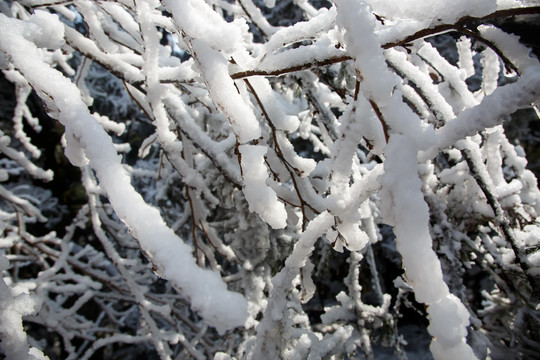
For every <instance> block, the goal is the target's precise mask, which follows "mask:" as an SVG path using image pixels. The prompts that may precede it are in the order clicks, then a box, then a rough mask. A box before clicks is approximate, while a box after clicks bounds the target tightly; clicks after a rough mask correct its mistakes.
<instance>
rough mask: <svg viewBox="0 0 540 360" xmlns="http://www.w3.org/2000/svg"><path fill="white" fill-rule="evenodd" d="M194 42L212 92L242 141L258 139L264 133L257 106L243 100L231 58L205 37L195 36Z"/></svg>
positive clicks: (202, 70) (194, 50)
mask: <svg viewBox="0 0 540 360" xmlns="http://www.w3.org/2000/svg"><path fill="white" fill-rule="evenodd" d="M191 44H192V46H193V52H194V53H195V56H196V57H197V60H198V61H199V66H200V68H201V72H202V73H203V74H204V77H205V79H204V80H205V82H206V83H207V85H208V90H209V91H210V95H211V96H212V99H213V100H214V102H215V103H216V105H217V107H218V108H219V109H220V110H221V111H222V113H223V114H225V116H227V117H228V119H229V122H230V124H231V127H232V128H233V131H234V133H235V134H236V136H237V137H238V141H239V142H240V143H242V144H243V143H245V142H248V141H250V140H253V139H256V138H258V137H259V136H260V135H261V129H260V127H259V123H258V122H257V119H256V118H255V114H254V113H253V109H251V108H250V107H249V105H248V104H246V102H245V101H244V100H243V98H242V96H241V95H240V94H239V93H238V90H237V88H236V86H235V84H234V81H233V80H232V79H231V77H230V76H229V70H228V67H227V60H226V59H225V58H224V57H223V55H221V54H220V53H219V52H218V51H216V50H214V49H212V48H211V47H209V46H208V45H207V44H205V43H204V42H202V41H201V40H198V39H194V40H192V42H191Z"/></svg>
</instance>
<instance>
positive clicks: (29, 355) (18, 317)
mask: <svg viewBox="0 0 540 360" xmlns="http://www.w3.org/2000/svg"><path fill="white" fill-rule="evenodd" d="M0 16H1V15H0ZM8 266H9V261H8V259H7V258H6V257H4V256H3V255H2V254H0V275H2V276H0V322H1V323H2V326H1V327H0V336H1V340H2V341H1V342H0V348H1V349H2V351H3V352H4V354H5V355H6V357H7V359H13V360H27V359H28V360H32V359H48V357H45V356H44V355H43V354H42V353H41V352H40V351H39V350H37V349H34V348H32V349H31V348H30V347H29V346H28V341H27V338H26V332H25V331H24V328H23V324H22V316H25V315H32V314H35V313H36V312H37V310H38V309H39V308H40V307H41V301H40V299H39V298H38V297H37V296H31V295H27V294H19V295H17V296H13V294H12V289H11V288H10V287H9V286H8V285H7V284H6V283H5V281H4V279H3V272H4V271H5V270H7V268H8Z"/></svg>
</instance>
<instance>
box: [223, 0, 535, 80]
mask: <svg viewBox="0 0 540 360" xmlns="http://www.w3.org/2000/svg"><path fill="white" fill-rule="evenodd" d="M532 14H540V6H530V7H523V8H513V9H506V10H498V11H495V12H493V13H491V14H488V15H486V16H483V17H473V16H464V17H462V18H460V19H458V21H457V22H456V23H454V24H440V25H435V26H433V27H431V28H428V29H422V30H419V31H417V32H415V33H414V34H411V35H408V36H406V37H405V38H403V39H401V40H396V41H393V42H388V43H385V44H382V48H383V49H390V48H393V47H397V46H404V45H406V44H408V43H411V42H413V41H414V40H418V39H422V38H425V37H428V36H433V35H437V34H440V33H443V32H447V31H451V30H454V31H458V32H461V30H462V29H464V28H465V26H466V25H468V24H472V23H475V22H479V23H482V22H486V20H492V19H497V18H505V17H509V16H516V15H532ZM490 47H491V46H490ZM352 59H353V57H352V56H350V55H347V54H345V53H344V54H343V55H339V56H332V57H328V58H326V59H322V60H314V61H312V62H309V63H304V64H297V65H293V66H290V67H286V68H282V69H276V70H258V69H253V70H246V71H240V72H236V73H233V74H231V77H232V78H233V79H241V78H245V77H249V76H257V75H259V76H279V75H283V74H287V73H291V72H295V71H300V70H306V69H310V68H314V67H320V66H325V65H332V64H336V63H340V62H343V61H347V60H352Z"/></svg>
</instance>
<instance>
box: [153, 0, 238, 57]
mask: <svg viewBox="0 0 540 360" xmlns="http://www.w3.org/2000/svg"><path fill="white" fill-rule="evenodd" d="M163 3H164V5H165V7H166V8H167V9H168V10H169V11H170V12H171V13H172V14H173V18H174V21H175V23H176V25H177V26H178V27H179V28H180V29H182V31H184V32H185V33H186V34H187V35H188V36H189V37H190V38H192V39H198V40H199V41H200V42H202V43H205V44H206V45H207V46H209V47H211V48H212V49H214V50H222V51H224V52H226V53H232V52H233V51H234V50H236V48H237V47H238V46H239V44H242V43H243V41H242V39H243V37H244V34H245V33H247V27H248V26H247V23H246V22H245V20H243V19H242V20H235V21H233V22H232V23H227V22H226V21H225V20H224V19H223V18H222V17H221V16H219V15H218V14H217V13H216V12H215V11H214V10H213V9H212V8H211V7H210V5H209V4H207V3H206V2H205V1H204V0H185V1H175V0H165V1H163Z"/></svg>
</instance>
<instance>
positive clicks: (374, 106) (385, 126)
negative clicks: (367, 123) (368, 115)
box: [369, 99, 390, 144]
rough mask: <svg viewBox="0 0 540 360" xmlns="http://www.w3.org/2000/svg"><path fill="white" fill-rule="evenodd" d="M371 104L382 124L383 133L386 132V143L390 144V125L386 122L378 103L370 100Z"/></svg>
mask: <svg viewBox="0 0 540 360" xmlns="http://www.w3.org/2000/svg"><path fill="white" fill-rule="evenodd" d="M369 103H370V104H371V107H372V108H373V111H375V114H376V115H377V118H379V121H380V122H381V125H382V128H383V131H384V139H385V140H386V143H387V144H388V139H390V135H389V134H388V125H387V124H386V121H384V117H383V114H382V112H381V109H380V108H379V106H378V105H377V103H376V102H375V101H373V99H369Z"/></svg>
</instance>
